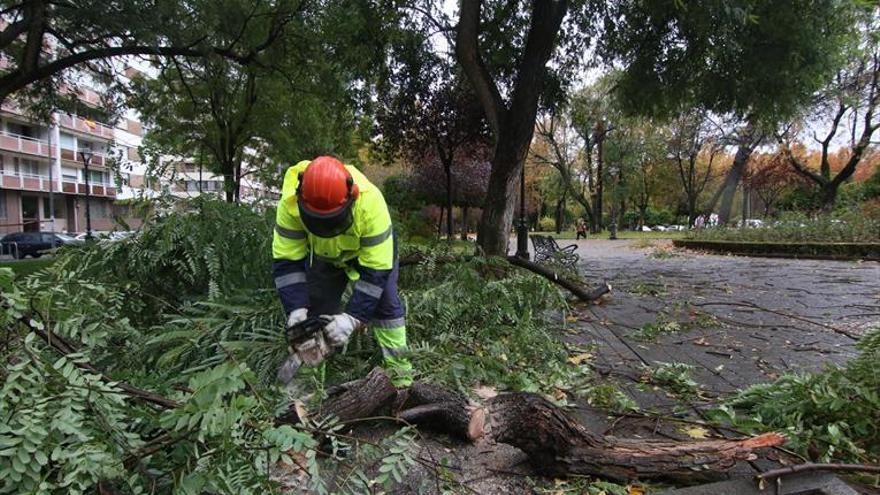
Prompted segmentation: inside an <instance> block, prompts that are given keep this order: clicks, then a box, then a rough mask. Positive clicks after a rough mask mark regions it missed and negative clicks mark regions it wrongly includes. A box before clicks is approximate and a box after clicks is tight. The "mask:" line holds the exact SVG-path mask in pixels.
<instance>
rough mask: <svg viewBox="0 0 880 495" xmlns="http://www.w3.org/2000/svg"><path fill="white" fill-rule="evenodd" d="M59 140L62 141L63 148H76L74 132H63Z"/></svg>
mask: <svg viewBox="0 0 880 495" xmlns="http://www.w3.org/2000/svg"><path fill="white" fill-rule="evenodd" d="M58 140H59V141H61V147H62V148H64V149H66V150H75V149H76V140H75V139H74V137H73V134H68V133H66V132H62V133H61V136H60V137H59V139H58Z"/></svg>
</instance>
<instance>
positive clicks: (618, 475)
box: [321, 368, 785, 481]
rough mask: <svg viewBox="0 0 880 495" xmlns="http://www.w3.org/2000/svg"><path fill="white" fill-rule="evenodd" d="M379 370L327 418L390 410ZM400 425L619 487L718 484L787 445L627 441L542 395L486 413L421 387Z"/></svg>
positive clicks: (403, 399)
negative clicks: (760, 453)
mask: <svg viewBox="0 0 880 495" xmlns="http://www.w3.org/2000/svg"><path fill="white" fill-rule="evenodd" d="M378 375H382V376H384V373H383V372H382V371H381V370H379V369H378V368H377V369H374V370H373V371H372V372H371V373H370V375H368V376H367V378H365V379H363V380H357V381H354V382H351V383H349V384H346V385H345V386H344V388H343V389H342V391H341V392H340V393H341V395H340V396H337V397H336V398H335V399H334V401H333V402H332V403H329V404H328V403H325V405H324V406H323V407H322V410H321V414H325V415H334V414H335V409H336V408H339V412H340V414H343V415H345V416H346V417H347V419H348V420H351V419H354V418H353V417H352V413H353V411H354V409H353V408H352V407H351V406H350V404H352V403H353V402H355V401H365V402H362V403H361V404H360V406H359V407H357V408H356V409H357V411H358V413H360V414H363V415H364V417H367V416H372V415H376V413H377V412H378V411H380V410H381V409H382V408H383V407H385V405H386V404H387V403H388V400H389V396H388V394H387V389H386V388H385V387H381V388H379V392H380V393H375V394H371V393H366V392H367V391H370V390H376V383H379V382H381V381H382V380H381V378H379V376H378ZM392 414H393V415H394V416H395V417H396V418H398V419H399V420H400V421H401V422H404V423H406V424H414V425H417V426H419V427H422V428H425V429H429V430H433V431H441V432H444V433H449V434H451V435H454V436H456V437H459V438H462V439H466V440H471V441H472V440H476V439H479V438H481V437H485V438H486V439H487V440H489V441H495V442H500V443H506V444H509V445H513V446H514V447H517V448H519V449H520V450H522V451H523V452H525V453H526V454H527V455H528V457H529V460H530V462H531V463H532V465H533V466H534V468H535V470H536V471H537V472H538V473H540V474H543V475H547V476H557V477H558V476H570V475H589V476H598V477H601V478H606V479H613V480H618V481H630V480H650V479H664V480H670V479H673V480H683V479H689V480H694V479H695V478H700V479H703V478H717V477H719V476H720V475H722V474H723V473H725V472H726V471H728V470H729V469H730V468H732V467H733V466H734V465H735V464H736V463H737V461H742V460H751V459H755V458H756V457H757V455H756V454H755V451H756V450H758V449H761V448H764V447H772V446H777V445H781V444H782V443H783V442H784V441H785V438H784V437H783V436H781V435H778V434H775V433H768V434H764V435H760V436H757V437H753V438H747V439H742V440H726V439H725V440H701V441H687V442H678V441H666V440H645V439H621V438H617V437H613V436H602V435H598V434H595V433H592V432H590V431H589V430H588V429H587V428H586V427H584V425H582V424H580V423H579V422H578V421H577V420H576V419H575V418H573V417H572V416H570V415H569V414H568V413H567V412H566V411H564V410H563V409H560V408H558V407H556V406H555V405H553V404H552V403H550V402H549V401H547V400H545V399H544V398H542V397H541V396H539V395H536V394H530V393H512V394H502V395H499V396H497V397H494V398H492V399H490V400H488V401H487V403H486V405H485V406H484V407H478V406H477V405H475V404H472V403H470V402H469V401H468V400H467V399H466V398H465V397H463V396H462V395H460V394H457V393H455V392H452V391H450V390H447V389H444V388H443V387H439V386H437V385H431V384H426V383H419V382H416V383H415V384H413V386H412V387H410V388H409V389H406V390H401V391H400V392H399V393H398V394H397V397H396V398H395V399H394V401H393V404H392Z"/></svg>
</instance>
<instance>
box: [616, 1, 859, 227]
mask: <svg viewBox="0 0 880 495" xmlns="http://www.w3.org/2000/svg"><path fill="white" fill-rule="evenodd" d="M854 9H855V4H854V3H853V2H850V1H848V0H822V1H818V2H815V1H811V0H795V1H791V2H759V1H754V0H734V1H725V2H690V3H682V2H679V1H677V0H665V1H660V2H650V3H643V2H617V3H615V5H614V8H613V9H612V10H613V12H614V14H613V16H612V18H613V19H617V20H618V22H614V23H611V24H609V29H608V33H607V35H606V36H604V37H603V39H602V43H601V48H600V52H601V53H602V54H603V55H604V56H605V57H607V58H612V59H615V60H618V61H619V62H620V63H621V65H622V66H623V67H624V69H623V71H622V77H621V78H620V81H619V84H618V86H617V90H618V92H619V94H620V96H621V99H622V101H623V104H624V106H625V107H626V108H627V109H628V110H629V111H631V112H637V113H642V114H647V115H657V116H665V117H668V116H672V115H675V114H677V113H678V112H679V111H680V110H681V109H682V108H687V107H691V106H701V107H704V108H706V109H707V110H708V111H710V112H713V113H715V114H717V115H725V114H731V115H734V116H735V117H737V118H739V119H740V120H741V121H742V123H743V125H742V129H741V131H740V133H739V136H740V138H741V139H740V141H739V143H738V150H737V153H736V156H735V159H734V161H733V164H732V166H731V168H730V170H729V172H728V176H727V178H726V180H725V182H724V185H723V189H722V191H721V192H720V196H721V207H720V210H719V217H720V220H721V221H722V222H726V221H727V220H728V219H729V218H730V213H731V207H732V203H733V195H734V192H735V190H736V187H737V184H738V183H739V179H740V177H741V175H742V171H743V169H744V167H745V165H746V163H747V162H748V159H749V157H750V156H751V154H752V152H753V151H754V149H755V147H756V146H757V143H759V142H760V137H761V136H762V132H761V129H762V128H766V127H773V126H775V125H776V123H777V122H780V121H782V120H785V119H786V118H788V117H790V116H792V115H794V114H795V113H796V112H797V111H798V110H799V109H800V108H802V107H803V106H804V105H805V104H806V103H807V102H808V101H809V98H810V95H811V94H812V93H813V92H814V91H816V90H817V89H818V88H819V87H821V86H822V84H823V83H824V81H825V80H827V78H828V77H829V76H830V75H831V74H833V72H834V71H835V70H836V68H837V67H838V66H839V64H840V56H841V53H842V51H843V49H844V47H845V46H846V43H847V40H848V39H849V37H850V36H851V34H852V21H853V16H852V13H853V12H854Z"/></svg>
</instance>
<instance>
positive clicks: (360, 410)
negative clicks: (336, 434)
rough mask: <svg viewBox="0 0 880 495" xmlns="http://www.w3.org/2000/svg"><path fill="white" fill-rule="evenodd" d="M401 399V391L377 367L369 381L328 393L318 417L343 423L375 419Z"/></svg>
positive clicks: (367, 377) (353, 383) (368, 378)
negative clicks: (380, 412) (333, 418)
mask: <svg viewBox="0 0 880 495" xmlns="http://www.w3.org/2000/svg"><path fill="white" fill-rule="evenodd" d="M396 397H397V389H396V388H395V387H394V384H393V383H391V379H390V378H388V375H386V374H385V372H384V371H382V368H373V371H371V372H370V373H369V374H368V375H367V376H366V378H364V379H362V380H355V381H351V382H348V383H344V384H342V385H339V386H336V387H332V388H330V389H328V390H327V398H326V399H325V400H324V402H323V403H321V409H320V410H319V411H318V415H319V416H322V417H330V416H335V417H337V418H339V420H341V421H342V422H343V423H344V422H346V421H349V420H352V419H359V418H366V417H369V416H372V415H374V414H375V413H376V411H378V410H380V409H382V408H383V407H386V406H388V405H389V404H391V402H392V401H393V400H394V399H395V398H396Z"/></svg>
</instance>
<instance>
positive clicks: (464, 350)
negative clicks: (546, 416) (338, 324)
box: [401, 260, 582, 392]
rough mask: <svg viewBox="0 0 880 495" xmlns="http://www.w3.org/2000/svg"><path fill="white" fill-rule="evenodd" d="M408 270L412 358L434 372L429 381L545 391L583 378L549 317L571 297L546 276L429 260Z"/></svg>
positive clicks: (495, 265) (481, 263)
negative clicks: (565, 296)
mask: <svg viewBox="0 0 880 495" xmlns="http://www.w3.org/2000/svg"><path fill="white" fill-rule="evenodd" d="M402 275H403V277H402V281H401V286H402V287H404V288H405V289H404V291H403V295H404V297H405V299H406V303H407V310H408V314H409V317H408V322H407V330H408V332H409V335H410V337H409V338H410V340H411V341H412V343H413V346H414V355H413V359H414V363H415V367H416V369H417V370H423V371H427V370H431V371H430V375H429V376H427V377H426V378H429V379H430V380H434V381H438V382H441V383H444V384H447V385H450V386H453V387H456V388H459V389H463V390H467V389H469V388H470V387H473V386H475V385H477V384H480V383H490V384H498V385H501V386H504V387H507V388H511V389H514V390H526V391H544V392H550V391H551V390H552V388H553V387H557V386H565V387H566V388H568V387H571V386H572V384H573V383H576V382H577V381H580V380H577V379H574V378H575V377H574V376H573V375H574V374H576V373H579V372H582V370H581V371H579V368H573V367H570V366H568V365H566V364H565V359H566V356H567V351H566V350H565V347H564V346H563V345H562V344H561V343H560V342H559V341H558V340H557V339H556V338H555V336H554V335H553V334H551V333H550V331H549V328H548V322H547V321H546V320H545V318H546V317H547V316H549V315H548V314H546V313H547V312H548V310H556V311H561V310H562V309H563V308H564V307H565V301H564V299H563V297H562V295H561V294H560V292H559V291H558V290H557V289H556V288H555V287H553V286H552V285H551V284H550V283H549V282H547V281H546V280H544V279H543V278H540V277H538V276H535V275H531V274H527V273H524V272H522V271H520V270H517V269H514V268H512V267H510V265H508V264H507V263H506V262H499V261H485V260H473V261H470V262H465V263H456V264H449V265H445V264H434V263H432V262H431V261H428V262H426V263H424V264H423V265H421V266H418V267H413V268H410V269H408V270H407V272H406V273H403V274H402ZM462 295H466V297H462Z"/></svg>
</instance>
